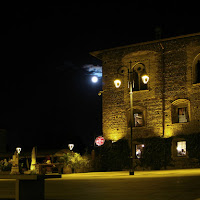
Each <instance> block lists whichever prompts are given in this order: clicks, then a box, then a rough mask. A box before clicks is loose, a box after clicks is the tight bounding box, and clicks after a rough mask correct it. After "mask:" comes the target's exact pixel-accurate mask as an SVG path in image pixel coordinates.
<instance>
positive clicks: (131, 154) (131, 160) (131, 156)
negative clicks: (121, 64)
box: [129, 61, 134, 175]
mask: <svg viewBox="0 0 200 200" xmlns="http://www.w3.org/2000/svg"><path fill="white" fill-rule="evenodd" d="M131 64H132V62H131V61H130V69H129V88H130V107H131V108H130V109H131V112H130V115H131V116H130V119H131V152H130V171H129V175H134V169H133V75H132V76H131V73H132V72H131Z"/></svg>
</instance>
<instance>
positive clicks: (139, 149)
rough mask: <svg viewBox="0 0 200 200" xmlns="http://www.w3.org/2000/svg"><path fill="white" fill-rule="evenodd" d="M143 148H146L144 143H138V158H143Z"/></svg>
mask: <svg viewBox="0 0 200 200" xmlns="http://www.w3.org/2000/svg"><path fill="white" fill-rule="evenodd" d="M143 150H144V144H139V145H136V157H137V158H142V153H143Z"/></svg>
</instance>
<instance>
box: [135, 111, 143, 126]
mask: <svg viewBox="0 0 200 200" xmlns="http://www.w3.org/2000/svg"><path fill="white" fill-rule="evenodd" d="M134 126H135V127H138V126H143V115H142V113H134Z"/></svg>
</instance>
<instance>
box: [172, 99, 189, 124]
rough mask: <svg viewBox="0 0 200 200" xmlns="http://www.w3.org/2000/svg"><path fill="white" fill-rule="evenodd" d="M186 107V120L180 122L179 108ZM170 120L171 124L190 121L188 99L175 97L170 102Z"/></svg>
mask: <svg viewBox="0 0 200 200" xmlns="http://www.w3.org/2000/svg"><path fill="white" fill-rule="evenodd" d="M183 108H185V109H186V113H185V115H186V119H187V121H185V122H180V118H179V109H183ZM171 120H172V124H182V123H188V122H190V121H191V116H190V101H189V100H188V99H177V100H175V101H173V102H172V105H171Z"/></svg>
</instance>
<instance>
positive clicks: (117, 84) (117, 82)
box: [114, 79, 122, 88]
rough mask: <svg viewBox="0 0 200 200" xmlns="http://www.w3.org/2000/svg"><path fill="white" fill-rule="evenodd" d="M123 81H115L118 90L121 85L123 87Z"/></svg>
mask: <svg viewBox="0 0 200 200" xmlns="http://www.w3.org/2000/svg"><path fill="white" fill-rule="evenodd" d="M121 83H122V82H121V80H120V79H116V80H115V81H114V84H115V87H116V88H119V87H120V85H121Z"/></svg>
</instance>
